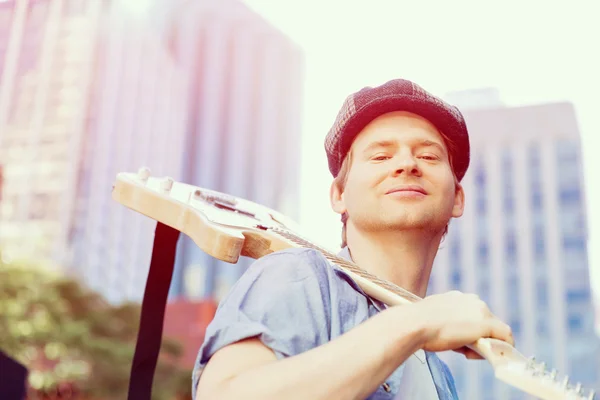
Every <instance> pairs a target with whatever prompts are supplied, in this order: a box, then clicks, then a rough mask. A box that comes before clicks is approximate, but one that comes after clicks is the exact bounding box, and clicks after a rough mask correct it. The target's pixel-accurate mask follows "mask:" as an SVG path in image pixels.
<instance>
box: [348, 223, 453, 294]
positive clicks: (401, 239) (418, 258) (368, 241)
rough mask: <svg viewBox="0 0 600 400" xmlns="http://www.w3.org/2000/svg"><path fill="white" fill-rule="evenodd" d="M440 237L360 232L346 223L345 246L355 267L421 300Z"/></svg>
mask: <svg viewBox="0 0 600 400" xmlns="http://www.w3.org/2000/svg"><path fill="white" fill-rule="evenodd" d="M441 239H442V234H441V233H440V234H436V235H433V236H432V233H431V231H424V230H407V231H395V232H364V231H360V230H358V229H356V228H355V227H352V226H350V223H349V224H348V229H347V243H348V249H349V250H350V254H351V255H352V260H353V261H354V263H356V264H357V265H358V266H359V267H361V268H363V269H365V270H367V271H369V272H370V273H372V274H374V275H376V276H377V277H379V278H381V279H385V280H387V281H389V282H392V283H394V284H396V285H398V286H400V287H402V288H404V289H406V290H408V291H410V292H412V293H414V294H416V295H417V296H419V297H425V294H426V293H427V285H428V283H429V276H430V275H431V268H432V266H433V260H434V259H435V256H436V254H437V251H438V248H439V245H440V242H441Z"/></svg>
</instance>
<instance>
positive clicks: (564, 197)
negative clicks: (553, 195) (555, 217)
mask: <svg viewBox="0 0 600 400" xmlns="http://www.w3.org/2000/svg"><path fill="white" fill-rule="evenodd" d="M559 200H560V204H561V205H563V206H577V205H579V204H580V202H581V190H580V189H579V187H566V188H564V187H563V188H561V189H560V190H559Z"/></svg>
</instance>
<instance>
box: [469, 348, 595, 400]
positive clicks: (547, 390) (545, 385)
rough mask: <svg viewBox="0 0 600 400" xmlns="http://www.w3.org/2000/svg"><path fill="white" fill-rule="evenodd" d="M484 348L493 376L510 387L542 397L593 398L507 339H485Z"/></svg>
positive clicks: (563, 399) (548, 399) (556, 399)
mask: <svg viewBox="0 0 600 400" xmlns="http://www.w3.org/2000/svg"><path fill="white" fill-rule="evenodd" d="M480 341H481V340H480ZM483 347H484V349H485V350H486V351H485V353H486V354H485V355H486V356H487V357H486V359H487V360H488V361H489V362H490V363H491V364H492V366H493V367H494V373H495V375H496V378H498V379H499V380H501V381H503V382H505V383H507V384H509V385H510V386H513V387H515V388H518V389H520V390H522V391H523V392H526V393H529V394H530V395H533V396H535V397H537V398H539V399H543V400H593V399H594V396H595V393H594V391H593V390H589V391H586V390H585V389H584V388H583V387H582V385H581V384H580V383H576V384H572V383H571V382H569V377H568V376H560V375H559V373H558V371H557V370H555V369H548V368H547V367H546V364H545V363H543V362H537V361H536V360H535V358H534V357H530V358H527V357H525V356H523V355H522V354H521V353H519V352H518V351H517V350H516V349H515V348H514V347H512V346H510V345H509V344H508V343H506V342H503V341H500V340H496V339H485V345H484V346H483Z"/></svg>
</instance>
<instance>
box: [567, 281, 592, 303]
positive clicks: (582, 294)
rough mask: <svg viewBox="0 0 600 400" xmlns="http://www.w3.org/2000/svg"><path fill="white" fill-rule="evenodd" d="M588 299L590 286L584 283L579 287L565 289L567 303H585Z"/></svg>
mask: <svg viewBox="0 0 600 400" xmlns="http://www.w3.org/2000/svg"><path fill="white" fill-rule="evenodd" d="M589 301H590V288H589V287H588V285H585V286H583V287H580V288H574V289H568V290H567V302H568V303H587V302H589Z"/></svg>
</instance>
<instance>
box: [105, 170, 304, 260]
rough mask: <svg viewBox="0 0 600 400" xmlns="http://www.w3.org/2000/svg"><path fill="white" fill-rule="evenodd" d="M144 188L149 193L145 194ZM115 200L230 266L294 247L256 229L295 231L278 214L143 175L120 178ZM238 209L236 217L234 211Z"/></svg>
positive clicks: (210, 192)
mask: <svg viewBox="0 0 600 400" xmlns="http://www.w3.org/2000/svg"><path fill="white" fill-rule="evenodd" d="M139 185H143V186H144V187H145V188H147V189H148V190H147V191H140V190H139ZM112 197H113V199H114V200H116V201H118V202H119V203H121V204H123V205H125V206H127V207H128V208H131V209H132V210H135V211H137V212H139V213H142V214H144V215H146V216H148V217H150V218H152V219H154V220H156V221H159V222H162V223H163V224H165V225H168V226H170V227H172V228H174V229H177V230H179V231H180V232H182V233H184V234H186V235H187V236H189V237H190V238H191V239H192V240H193V241H194V243H195V244H196V245H197V246H198V247H199V248H200V249H202V251H204V252H206V253H207V254H209V255H210V256H212V257H215V258H217V259H219V260H222V261H226V262H229V263H236V262H237V261H238V259H239V257H240V256H245V257H251V258H254V259H258V258H260V257H263V256H265V255H267V254H270V253H273V252H275V251H278V250H283V249H285V248H289V247H293V243H290V242H289V241H286V240H285V239H283V238H281V237H280V236H277V235H274V234H271V233H269V232H267V231H265V230H261V229H260V228H256V226H257V225H262V226H269V227H273V226H278V227H281V228H285V227H289V226H290V225H292V226H295V225H296V224H295V223H294V222H293V221H291V220H289V219H288V218H286V217H284V216H283V215H281V214H279V213H278V212H276V211H274V210H271V209H268V208H266V207H264V206H260V205H258V204H256V203H253V202H251V201H248V200H243V199H238V198H232V197H230V196H226V195H224V194H222V193H218V192H215V191H211V190H208V189H200V188H198V187H196V186H192V185H187V184H183V183H178V182H173V181H172V180H170V179H169V178H165V179H160V180H159V179H156V178H150V177H146V176H145V174H144V172H140V173H139V174H119V177H118V179H117V180H116V182H115V184H114V187H113V191H112ZM190 206H191V207H190ZM226 207H227V208H226ZM233 207H236V210H237V211H231V208H233ZM240 210H242V211H240ZM215 221H219V222H218V223H217V222H215ZM280 221H285V224H284V223H283V222H280Z"/></svg>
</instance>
